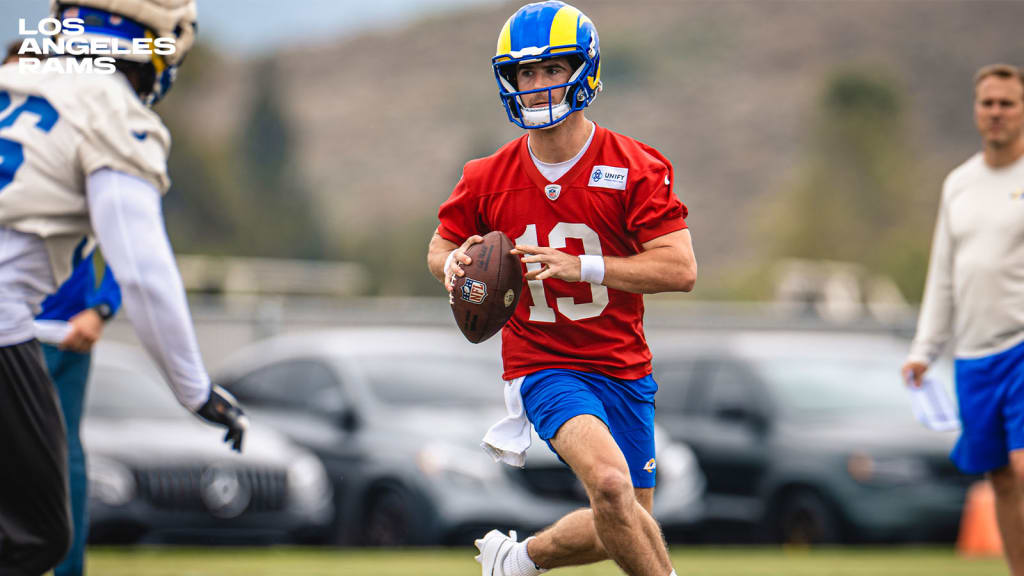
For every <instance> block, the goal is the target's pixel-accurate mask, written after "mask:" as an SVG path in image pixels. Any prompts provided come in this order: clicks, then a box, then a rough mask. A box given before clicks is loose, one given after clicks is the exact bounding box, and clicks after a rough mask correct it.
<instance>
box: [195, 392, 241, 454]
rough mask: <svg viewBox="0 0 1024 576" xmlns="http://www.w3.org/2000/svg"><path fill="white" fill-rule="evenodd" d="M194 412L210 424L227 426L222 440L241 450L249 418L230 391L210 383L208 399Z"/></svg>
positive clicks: (237, 450) (238, 450) (235, 449)
mask: <svg viewBox="0 0 1024 576" xmlns="http://www.w3.org/2000/svg"><path fill="white" fill-rule="evenodd" d="M196 414H197V415H198V416H199V417H200V418H202V419H204V420H206V421H207V422H209V423H211V424H214V425H216V426H223V427H224V428H227V433H226V434H225V435H224V441H225V442H227V443H228V444H230V445H231V449H232V450H234V451H235V452H241V451H242V437H243V436H245V431H246V430H248V429H249V418H248V417H246V415H245V411H244V410H242V406H241V405H239V403H238V400H235V397H234V396H232V395H231V393H230V392H228V391H227V390H225V389H223V388H221V387H220V386H217V385H216V384H214V385H212V386H211V387H210V399H209V400H207V401H206V404H203V405H202V407H200V408H199V410H196Z"/></svg>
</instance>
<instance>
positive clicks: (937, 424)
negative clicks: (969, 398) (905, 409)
mask: <svg viewBox="0 0 1024 576" xmlns="http://www.w3.org/2000/svg"><path fill="white" fill-rule="evenodd" d="M907 390H908V391H910V406H911V408H912V409H913V410H914V417H915V418H917V421H918V422H920V423H921V424H923V425H924V426H925V427H926V428H929V429H931V430H938V431H940V432H948V431H951V430H959V429H960V417H959V415H957V410H956V406H954V405H953V400H952V399H951V398H950V397H949V394H948V393H947V392H946V388H945V387H944V386H942V384H940V383H939V382H937V381H936V380H934V379H933V378H928V377H925V378H924V380H923V381H922V382H921V387H920V388H915V387H913V386H907Z"/></svg>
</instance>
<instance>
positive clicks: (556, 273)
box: [512, 244, 580, 282]
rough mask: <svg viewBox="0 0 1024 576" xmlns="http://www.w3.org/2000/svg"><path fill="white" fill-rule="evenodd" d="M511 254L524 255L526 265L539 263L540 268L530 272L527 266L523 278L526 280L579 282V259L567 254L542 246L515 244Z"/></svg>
mask: <svg viewBox="0 0 1024 576" xmlns="http://www.w3.org/2000/svg"><path fill="white" fill-rule="evenodd" d="M512 253H513V254H525V256H523V258H522V260H523V262H524V263H526V264H532V263H534V262H539V263H540V265H541V266H540V268H537V269H536V270H530V267H529V266H527V272H526V276H525V278H526V279H527V280H546V279H548V278H558V279H559V280H565V281H566V282H579V281H580V258H579V256H574V255H572V254H567V253H565V252H562V251H561V250H558V249H557V248H548V247H544V246H530V245H528V244H516V247H515V249H513V250H512Z"/></svg>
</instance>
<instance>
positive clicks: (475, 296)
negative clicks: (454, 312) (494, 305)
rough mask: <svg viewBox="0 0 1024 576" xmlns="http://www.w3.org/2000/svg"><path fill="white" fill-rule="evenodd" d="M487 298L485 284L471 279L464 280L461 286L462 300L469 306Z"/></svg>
mask: <svg viewBox="0 0 1024 576" xmlns="http://www.w3.org/2000/svg"><path fill="white" fill-rule="evenodd" d="M484 298H487V284H484V283H483V282H480V281H479V280H473V279H472V278H466V283H465V284H463V285H462V299H463V300H465V301H466V302H469V303H470V304H480V303H482V302H483V301H484Z"/></svg>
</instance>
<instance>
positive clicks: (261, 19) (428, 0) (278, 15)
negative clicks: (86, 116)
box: [0, 0, 501, 54]
mask: <svg viewBox="0 0 1024 576" xmlns="http://www.w3.org/2000/svg"><path fill="white" fill-rule="evenodd" d="M500 1H501V0H205V1H204V0H200V1H199V30H200V37H201V38H202V39H203V41H205V42H210V43H213V44H216V45H218V46H221V47H223V48H226V49H229V50H231V51H233V52H238V53H243V54H258V53H260V52H266V51H271V50H274V49H276V48H279V47H281V46H283V45H288V44H292V43H305V42H309V41H316V40H322V39H325V38H331V37H335V36H342V35H345V34H350V33H352V32H354V31H358V30H360V29H362V28H367V27H387V26H394V25H398V24H402V23H405V22H408V21H409V20H412V19H415V18H418V17H420V16H421V15H423V14H426V13H430V12H438V11H444V10H458V9H461V8H464V7H465V6H469V5H477V4H496V3H498V2H500ZM49 4H50V3H49V2H48V0H0V46H3V45H6V43H7V42H8V41H10V40H13V39H14V38H15V37H16V36H17V35H18V19H19V18H24V19H25V21H26V23H27V24H28V26H29V27H32V26H33V25H34V24H35V23H36V22H38V21H39V20H40V19H41V18H45V17H46V16H47V15H48V12H49Z"/></svg>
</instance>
